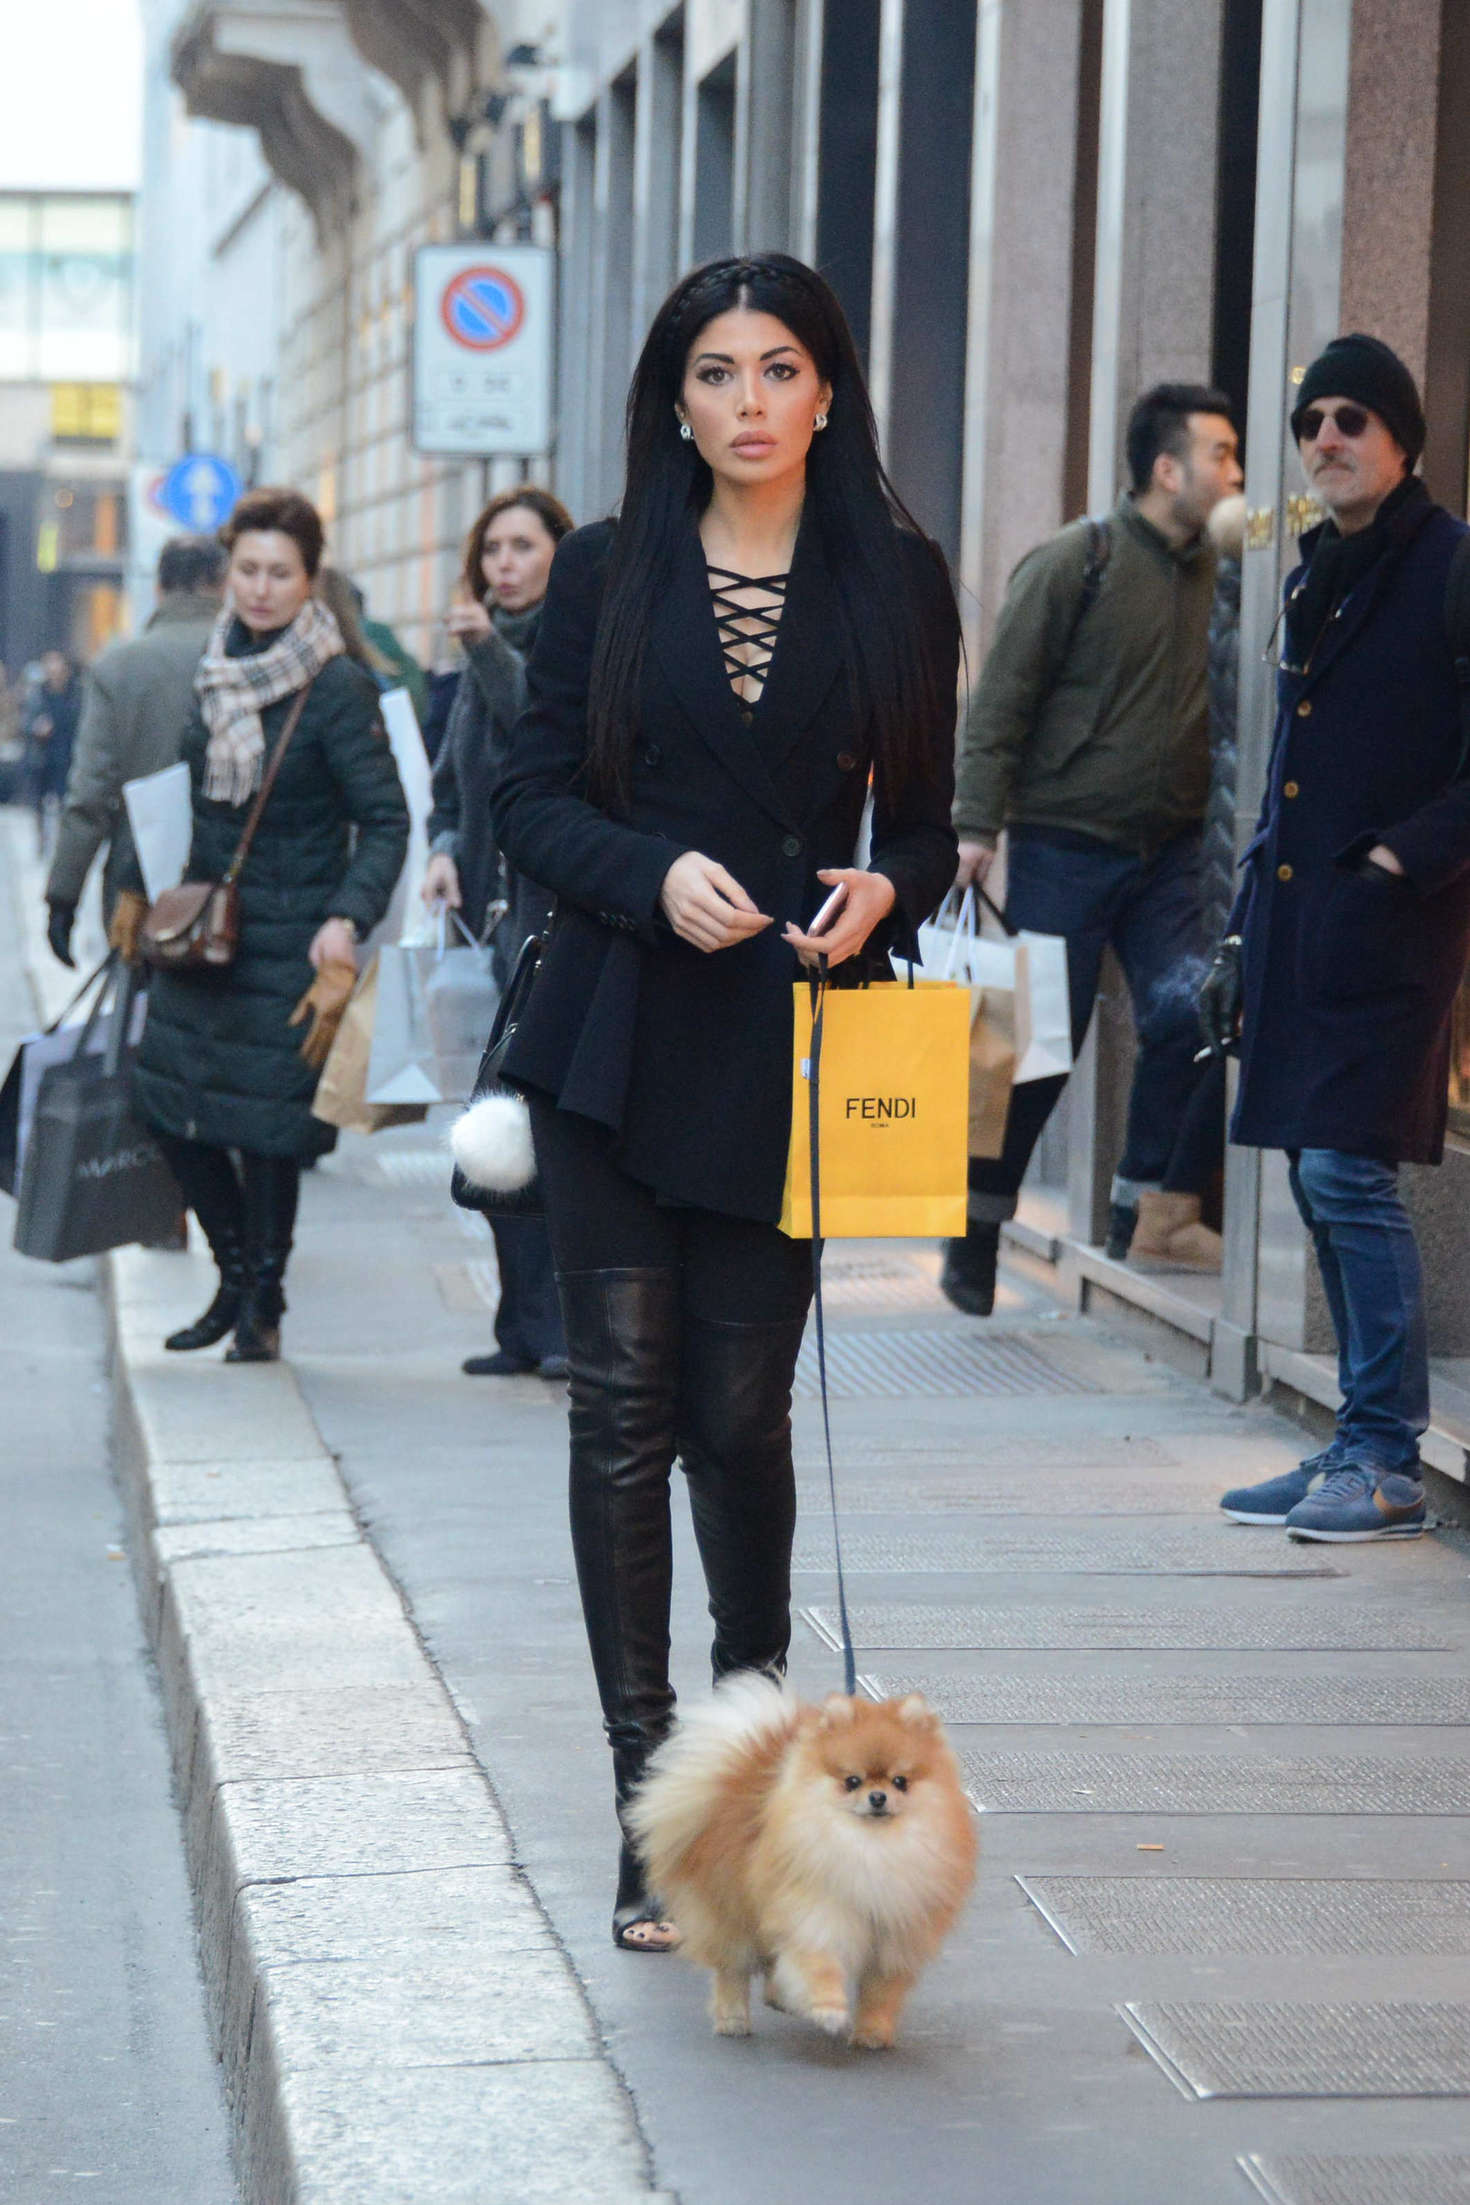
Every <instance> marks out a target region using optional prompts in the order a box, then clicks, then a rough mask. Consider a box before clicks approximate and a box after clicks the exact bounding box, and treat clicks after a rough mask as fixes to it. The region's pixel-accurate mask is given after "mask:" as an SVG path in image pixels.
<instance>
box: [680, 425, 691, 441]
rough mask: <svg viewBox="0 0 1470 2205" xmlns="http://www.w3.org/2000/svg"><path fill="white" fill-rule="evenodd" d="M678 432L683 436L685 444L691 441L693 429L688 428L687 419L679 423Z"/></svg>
mask: <svg viewBox="0 0 1470 2205" xmlns="http://www.w3.org/2000/svg"><path fill="white" fill-rule="evenodd" d="M679 434H680V436H682V437H683V439H684V442H685V443H686V444H689V443H692V442H693V439H694V431H693V430H692V429H691V428H690V426H689V424H688V422H687V421H681V422H680V423H679Z"/></svg>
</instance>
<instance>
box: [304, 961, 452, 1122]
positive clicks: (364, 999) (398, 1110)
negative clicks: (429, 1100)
mask: <svg viewBox="0 0 1470 2205" xmlns="http://www.w3.org/2000/svg"><path fill="white" fill-rule="evenodd" d="M377 1000H378V960H377V955H376V953H374V955H373V956H371V957H370V958H369V959H368V961H367V963H366V965H364V967H363V970H362V977H361V978H360V979H359V981H358V983H357V987H356V989H355V990H354V992H353V997H352V1001H351V1002H350V1003H349V1004H348V1006H347V1008H346V1010H345V1011H344V1012H343V1014H342V1023H341V1025H340V1026H339V1027H338V1028H337V1038H336V1040H335V1041H334V1042H333V1043H332V1046H331V1049H330V1050H329V1052H328V1055H327V1061H326V1063H325V1064H324V1065H323V1066H322V1076H321V1078H320V1080H319V1081H318V1082H317V1090H316V1094H315V1096H314V1097H313V1100H312V1105H311V1114H312V1116H313V1117H314V1118H320V1119H321V1120H322V1121H323V1123H324V1124H326V1125H334V1126H337V1127H338V1128H339V1129H340V1130H341V1131H342V1132H343V1133H381V1132H382V1131H383V1129H384V1128H385V1127H386V1126H390V1125H421V1124H422V1123H423V1121H424V1119H425V1118H427V1116H428V1115H429V1112H428V1107H427V1105H426V1104H424V1103H370V1102H369V1101H368V1100H367V1078H368V1065H369V1063H370V1061H371V1059H372V1053H373V1019H374V1016H375V1014H376V1010H377Z"/></svg>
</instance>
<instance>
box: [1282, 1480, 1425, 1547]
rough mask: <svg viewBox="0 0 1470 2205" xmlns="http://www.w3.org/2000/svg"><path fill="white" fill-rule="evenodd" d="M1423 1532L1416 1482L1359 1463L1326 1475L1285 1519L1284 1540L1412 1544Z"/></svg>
mask: <svg viewBox="0 0 1470 2205" xmlns="http://www.w3.org/2000/svg"><path fill="white" fill-rule="evenodd" d="M1423 1529H1424V1488H1423V1486H1422V1485H1421V1484H1420V1483H1419V1480H1418V1479H1417V1478H1411V1477H1406V1476H1404V1475H1403V1473H1402V1472H1400V1471H1396V1470H1376V1469H1374V1467H1373V1465H1372V1464H1371V1463H1360V1462H1345V1463H1343V1464H1342V1465H1341V1467H1340V1468H1338V1469H1336V1470H1331V1471H1329V1472H1328V1474H1327V1476H1326V1477H1325V1478H1324V1479H1323V1481H1322V1484H1321V1486H1320V1487H1319V1488H1318V1490H1317V1491H1316V1492H1315V1493H1309V1494H1308V1495H1307V1497H1306V1499H1305V1500H1303V1501H1299V1502H1298V1503H1297V1505H1296V1507H1295V1508H1294V1509H1293V1510H1292V1512H1291V1514H1290V1515H1289V1516H1288V1517H1287V1519H1286V1536H1287V1537H1288V1539H1337V1540H1343V1541H1346V1540H1349V1539H1417V1538H1418V1536H1419V1534H1420V1532H1421V1531H1422V1530H1423Z"/></svg>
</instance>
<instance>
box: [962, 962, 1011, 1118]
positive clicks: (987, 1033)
mask: <svg viewBox="0 0 1470 2205" xmlns="http://www.w3.org/2000/svg"><path fill="white" fill-rule="evenodd" d="M1016 1053H1017V1052H1016V998H1015V994H1014V991H1013V990H1012V989H1010V988H971V990H970V1154H971V1155H972V1156H985V1157H995V1156H999V1154H1000V1152H1001V1150H1002V1148H1003V1147H1004V1146H1005V1137H1006V1120H1007V1119H1008V1118H1009V1116H1010V1113H1011V1090H1012V1088H1013V1087H1014V1085H1015V1079H1016Z"/></svg>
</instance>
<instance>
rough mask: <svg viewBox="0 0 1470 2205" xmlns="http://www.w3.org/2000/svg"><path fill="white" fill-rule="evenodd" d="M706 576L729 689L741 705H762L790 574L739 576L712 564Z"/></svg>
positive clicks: (727, 568)
mask: <svg viewBox="0 0 1470 2205" xmlns="http://www.w3.org/2000/svg"><path fill="white" fill-rule="evenodd" d="M708 573H709V590H710V599H711V602H712V603H713V605H714V611H715V626H716V628H718V630H719V634H720V649H721V652H722V653H723V654H724V660H725V672H726V675H727V676H728V678H729V682H730V687H731V688H732V689H733V690H734V692H735V698H736V702H737V703H738V704H741V705H744V706H747V707H749V706H751V705H755V704H758V703H759V702H760V699H761V695H762V693H763V691H764V689H765V686H766V676H767V674H768V673H769V672H770V667H771V655H772V653H773V652H774V650H775V648H776V635H777V632H778V630H779V628H780V625H781V613H782V610H783V608H784V606H785V603H786V584H787V582H788V581H789V580H790V576H789V575H785V574H761V575H756V574H737V573H736V572H735V571H734V569H733V568H732V567H717V566H709V567H708Z"/></svg>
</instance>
